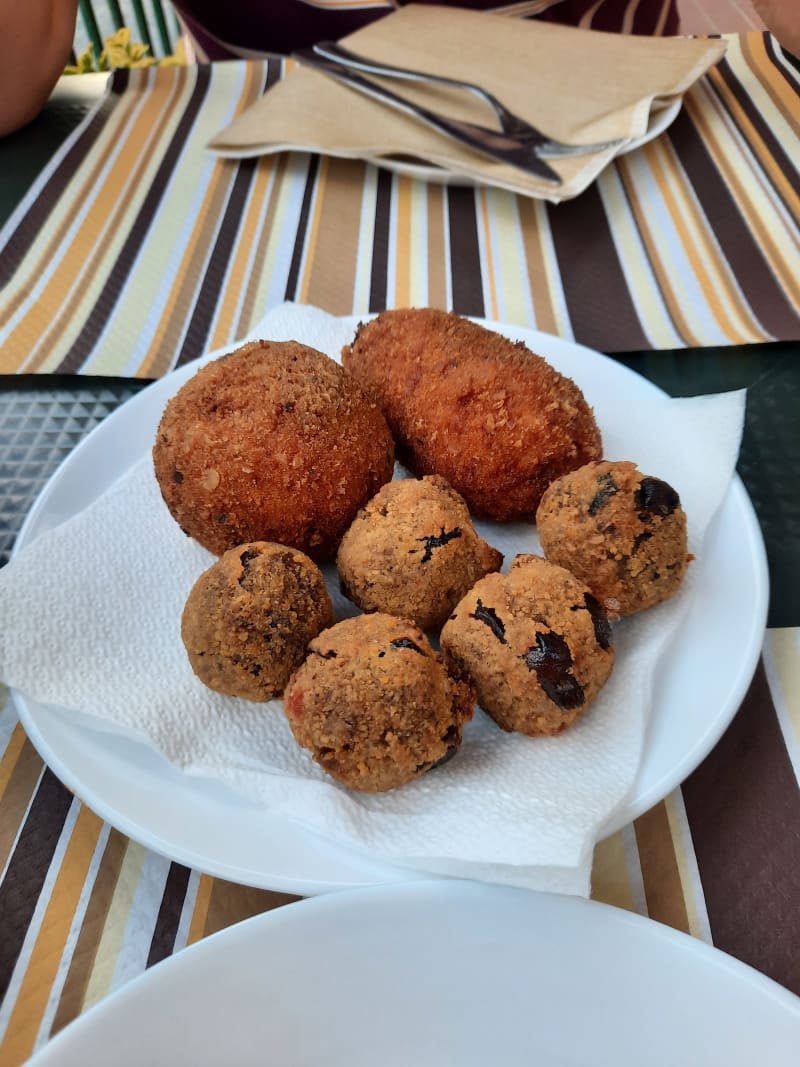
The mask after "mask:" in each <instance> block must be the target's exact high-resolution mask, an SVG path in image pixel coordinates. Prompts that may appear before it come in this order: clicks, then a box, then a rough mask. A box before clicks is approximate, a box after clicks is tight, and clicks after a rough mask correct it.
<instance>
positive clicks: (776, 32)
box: [753, 0, 800, 58]
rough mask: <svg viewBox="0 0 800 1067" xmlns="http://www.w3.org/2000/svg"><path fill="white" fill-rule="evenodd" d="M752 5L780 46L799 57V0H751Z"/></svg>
mask: <svg viewBox="0 0 800 1067" xmlns="http://www.w3.org/2000/svg"><path fill="white" fill-rule="evenodd" d="M753 7H754V8H755V9H756V11H757V12H758V14H759V15H760V16H761V18H762V19H763V21H764V25H765V26H766V27H767V29H768V30H769V32H770V33H771V34H772V35H773V37H775V38H776V39H777V41H778V43H779V44H780V46H781V47H782V48H785V49H786V51H787V52H791V53H792V55H793V56H798V58H800V2H799V0H753Z"/></svg>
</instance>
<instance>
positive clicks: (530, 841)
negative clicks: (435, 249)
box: [0, 304, 745, 894]
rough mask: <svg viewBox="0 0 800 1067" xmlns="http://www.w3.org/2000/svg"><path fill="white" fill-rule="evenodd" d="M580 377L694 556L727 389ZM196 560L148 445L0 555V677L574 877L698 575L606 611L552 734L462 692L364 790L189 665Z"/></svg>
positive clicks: (272, 332)
mask: <svg viewBox="0 0 800 1067" xmlns="http://www.w3.org/2000/svg"><path fill="white" fill-rule="evenodd" d="M352 333H353V325H352V321H350V322H348V321H346V320H341V319H337V318H334V317H332V316H329V315H327V314H325V313H324V312H322V311H319V310H318V309H315V308H309V307H301V306H299V305H292V304H288V305H283V306H281V307H280V308H277V309H275V310H274V311H273V312H271V313H270V314H268V315H267V316H266V318H265V319H264V320H263V321H262V322H261V323H260V324H259V326H258V328H257V329H256V330H255V331H254V332H253V337H254V338H259V337H261V338H270V339H275V340H285V339H290V338H294V339H297V340H299V341H304V342H306V343H310V344H312V345H314V346H315V347H317V348H320V349H322V350H323V351H326V352H327V353H328V354H329V355H331V356H333V357H335V358H338V356H339V352H340V349H341V346H342V345H343V344H344V343H346V342H347V341H349V340H350V339H351V338H352ZM510 335H511V336H513V331H512V332H511V334H510ZM586 358H587V360H588V361H595V360H598V359H600V358H601V357H598V356H595V355H594V354H593V353H590V352H587V355H586ZM184 374H185V371H184ZM173 377H174V380H175V383H176V386H177V383H178V382H179V381H181V380H183V379H182V378H181V374H180V372H177V374H176V375H174V376H173ZM575 377H576V379H577V380H578V384H581V381H580V377H581V376H580V374H576V375H575ZM594 377H595V376H594V375H588V376H587V378H589V379H591V378H594ZM586 395H587V399H588V400H589V402H590V403H591V404H593V406H594V409H595V413H596V416H597V419H598V422H599V424H600V427H601V430H602V433H603V438H604V446H605V456H606V457H607V458H609V459H631V460H634V461H635V462H637V463H638V465H639V467H640V469H641V470H643V471H644V472H645V473H647V474H651V475H656V476H658V477H661V478H664V479H666V480H667V481H668V482H670V483H671V484H672V485H673V486H674V487H675V488H676V489H678V491H679V493H680V496H681V500H682V502H683V505H684V507H685V510H686V512H687V515H688V524H689V537H690V550H691V551H692V552H694V553H695V554H696V555H697V556H698V557H699V560H700V561H702V555H703V538H704V534H705V531H706V529H707V527H708V524H709V523H710V521H711V520H712V518H713V516H714V514H715V512H716V511H717V509H718V507H719V505H720V502H721V501H722V499H723V498H724V496H725V494H726V491H727V489H728V486H729V484H730V481H731V477H732V473H733V470H734V465H735V463H736V458H737V454H738V448H739V441H740V435H741V429H742V420H743V412H744V399H745V398H744V393H743V392H741V391H739V392H733V393H725V394H721V395H715V396H707V397H697V398H692V399H680V400H672V399H668V398H665V397H664V398H662V397H661V396H659V395H658V394H655V395H653V397H652V398H649V397H648V396H639V395H638V394H637V399H636V404H635V405H632V404H631V403H630V401H629V399H628V397H627V396H626V395H624V394H620V392H619V390H617V389H614V388H611V389H603V388H597V387H593V388H591V389H587V390H586ZM159 414H160V411H159ZM479 529H480V531H481V533H482V535H483V536H484V537H486V538H487V539H488V540H489V541H490V542H491V543H492V544H494V545H496V546H497V547H498V548H500V550H501V551H503V552H504V553H505V564H504V567H505V568H507V567H508V566H509V565H510V563H511V560H512V559H513V557H514V555H515V554H516V553H517V552H532V551H533V552H535V551H537V550H538V540H537V538H536V532H535V529H534V527H533V526H532V525H528V524H515V525H511V526H497V525H494V524H489V523H481V524H479ZM212 561H213V557H212V556H210V555H209V554H208V553H207V552H206V551H205V550H204V549H202V548H200V547H199V546H198V545H197V544H195V543H194V542H192V541H190V540H189V539H188V538H187V537H186V536H185V535H184V534H183V533H182V532H181V530H180V529H179V528H178V526H177V525H176V524H175V522H174V521H173V520H172V518H171V517H170V515H169V514H168V512H167V509H166V507H165V506H164V504H163V501H162V499H161V496H160V493H159V490H158V487H157V485H156V482H155V479H154V476H153V471H152V464H151V459H150V456H149V454H148V455H145V456H144V457H143V458H142V459H141V460H140V461H139V462H138V463H137V464H136V465H135V466H134V467H133V468H132V469H130V470H129V471H128V472H127V473H126V474H125V475H124V476H123V477H121V478H120V479H119V481H118V482H116V483H115V484H114V485H113V486H112V487H111V488H110V489H109V490H108V491H107V492H106V493H105V494H104V495H103V496H101V497H100V498H98V499H97V500H95V502H94V503H92V504H91V505H90V506H89V507H87V508H86V510H85V511H83V512H81V513H80V514H78V515H76V516H75V517H73V518H71V519H69V520H68V521H66V522H64V523H63V524H62V525H60V526H58V527H56V528H55V529H51V530H48V531H47V532H46V533H44V534H42V535H41V536H40V537H39V538H38V539H37V540H36V541H34V542H33V543H32V544H30V545H29V546H28V547H26V548H24V549H23V550H22V551H21V552H19V553H18V554H17V555H16V557H15V558H14V559H13V560H12V561H11V562H10V563H9V564H8V565H7V566H6V567H5V568H4V569H3V570H0V678H2V680H3V681H4V682H6V683H7V684H8V685H10V686H13V687H15V688H16V689H18V690H20V691H21V692H22V693H23V694H25V695H26V696H27V697H28V698H31V699H33V700H35V701H38V702H40V703H41V704H44V705H55V706H58V707H59V708H61V709H66V710H63V711H62V710H53V711H52V712H51V713H52V714H60V715H68V716H71V717H72V718H73V719H74V721H75V722H76V724H78V723H80V724H83V728H85V726H86V724H87V723H88V724H90V725H93V726H96V727H97V728H99V729H104V730H118V731H122V732H123V733H125V734H126V735H129V736H132V737H135V738H138V739H140V740H142V741H144V742H145V743H148V744H150V745H152V746H154V747H155V748H156V749H158V750H159V751H160V752H162V753H163V754H164V755H165V756H166V757H167V759H169V760H170V761H171V762H172V763H174V764H176V765H177V766H179V767H182V768H183V769H184V770H185V772H186V773H187V774H191V775H198V776H209V777H212V778H216V779H220V780H222V781H224V782H226V783H228V785H229V786H231V787H232V788H233V789H235V790H237V791H238V792H239V793H240V794H241V795H242V796H243V797H247V798H249V800H251V801H256V802H257V803H258V804H262V805H263V806H264V808H265V809H268V810H269V811H270V812H274V813H281V814H283V815H285V816H287V817H289V818H291V819H294V820H299V821H300V822H302V823H303V824H305V825H306V826H308V827H311V828H313V829H314V830H315V831H317V832H318V833H320V834H322V835H324V836H326V837H328V838H329V839H331V840H333V841H335V842H338V843H344V844H346V845H349V846H351V847H353V848H355V849H356V850H358V851H361V852H364V853H365V854H367V855H369V856H370V857H371V858H372V859H376V860H385V861H389V862H393V863H398V864H401V865H408V866H412V867H414V868H419V869H423V870H425V871H430V872H434V873H439V874H449V875H457V876H462V877H473V878H477V879H483V880H488V881H496V882H506V883H511V884H515V885H521V886H529V887H533V888H539V889H548V890H553V891H561V892H571V893H583V894H586V893H588V890H589V873H590V865H591V856H592V849H593V846H594V844H595V841H596V839H597V836H598V834H599V833H600V832H601V829H602V827H603V826H604V824H606V822H607V820H608V819H609V818H610V816H611V815H612V814H613V812H614V811H615V810H616V809H617V808H618V806H619V805H620V804H621V803H622V802H623V801H624V799H625V796H626V794H627V793H628V791H629V789H630V788H631V786H632V784H633V782H634V779H635V777H636V773H637V769H638V767H639V762H640V758H641V753H642V745H643V736H644V730H645V726H646V724H647V720H648V716H649V714H650V710H651V707H652V703H653V694H652V679H653V672H654V669H655V668H656V666H657V664H658V663H659V660H660V658H661V657H662V656H664V655H665V654H667V652H668V649H669V646H670V642H671V641H672V639H673V638H674V637H675V635H676V632H677V630H678V628H679V627H680V624H681V620H682V619H683V617H684V615H685V613H686V611H687V610H688V608H689V605H690V603H691V601H692V597H693V596H694V595H695V584H696V568H697V567H698V566H699V565H701V564H700V563H695V564H692V566H691V567H690V568H689V573H688V576H687V578H686V581H685V584H684V585H683V587H682V589H681V591H680V592H679V594H678V595H677V596H676V597H675V598H674V599H673V600H672V601H669V602H667V603H665V604H662V605H660V606H659V607H656V608H654V609H652V610H650V611H648V612H645V613H642V614H641V615H639V616H636V617H634V618H631V619H628V620H625V621H623V622H621V623H618V624H617V625H616V626H615V642H616V649H617V659H616V664H615V667H614V671H613V673H612V676H611V679H610V681H609V682H608V684H607V685H606V687H605V688H604V690H603V691H602V693H601V695H600V697H599V698H598V699H597V701H596V702H595V704H593V705H592V707H591V708H590V709H589V711H588V712H587V713H586V715H585V716H584V718H583V719H582V720H581V721H580V722H579V723H578V725H577V726H575V727H574V728H573V729H571V730H570V731H568V732H567V733H566V734H563V735H562V736H560V737H557V738H542V739H538V740H537V739H532V738H527V737H523V736H520V735H518V734H507V733H503V731H501V730H500V729H499V728H498V727H497V726H496V725H494V723H493V722H492V721H491V720H489V719H488V718H487V717H486V716H485V715H484V714H483V712H481V711H480V710H478V711H477V712H476V716H475V719H474V720H473V721H472V722H471V723H469V724H468V725H467V726H466V728H465V734H464V743H463V746H462V748H461V750H460V751H459V753H458V754H457V755H456V756H455V758H454V759H452V760H451V761H450V762H449V763H447V764H446V765H444V766H442V767H440V768H437V769H436V770H434V771H432V772H430V773H428V774H427V775H425V776H424V777H423V778H421V779H420V780H418V781H416V782H414V783H411V784H409V785H407V786H404V787H402V788H400V789H396V790H394V791H392V792H389V793H385V794H379V795H374V796H370V795H366V794H358V793H354V792H349V791H348V790H347V789H345V788H343V787H341V786H339V785H337V784H336V783H335V782H334V781H333V780H332V779H330V778H328V777H327V776H326V775H325V774H324V773H323V772H322V771H321V770H320V769H319V768H318V767H317V766H316V765H315V764H314V763H313V762H312V761H311V758H310V756H309V755H308V753H307V752H305V751H304V750H302V749H300V748H299V747H298V746H297V745H296V744H295V742H294V740H293V738H292V735H291V732H290V730H289V727H288V725H287V723H286V721H285V718H284V715H283V711H282V707H281V704H280V702H277V701H273V702H271V703H269V704H266V705H263V704H262V705H259V704H253V703H248V702H244V701H239V700H235V699H232V698H225V697H221V696H219V695H217V694H215V693H212V692H211V691H210V690H208V689H206V688H205V687H204V686H203V685H202V684H201V683H200V682H199V681H198V680H197V678H196V677H195V676H194V675H193V673H192V671H191V669H190V667H189V664H188V661H187V659H186V655H185V653H184V649H183V646H182V644H181V639H180V617H181V612H182V610H183V605H184V602H185V600H186V597H187V595H188V593H189V590H190V588H191V586H192V584H193V583H194V581H195V579H196V578H197V577H198V575H199V574H200V573H201V572H202V571H203V570H204V569H205V568H206V567H207V566H209V565H210V564H211V562H212ZM326 576H327V578H328V583H329V587H330V589H331V593H332V595H333V599H334V603H335V608H336V612H337V617H338V618H341V617H343V616H344V615H347V614H354V613H355V609H353V607H352V605H349V604H348V603H347V602H346V601H344V600H343V599H342V598H341V596H340V595H339V594H338V588H337V582H336V578H335V573H334V571H333V569H332V568H330V567H329V568H328V569H327V572H326ZM48 713H50V712H48ZM166 802H168V800H167V801H166Z"/></svg>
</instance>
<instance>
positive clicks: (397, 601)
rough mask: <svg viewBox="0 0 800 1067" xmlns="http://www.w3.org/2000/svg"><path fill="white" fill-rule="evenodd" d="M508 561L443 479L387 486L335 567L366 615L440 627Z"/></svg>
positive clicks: (345, 542)
mask: <svg viewBox="0 0 800 1067" xmlns="http://www.w3.org/2000/svg"><path fill="white" fill-rule="evenodd" d="M502 563H503V555H502V553H501V552H498V551H497V549H495V548H492V547H491V545H489V544H487V542H486V541H484V540H483V539H482V538H481V537H479V536H478V535H477V533H476V532H475V527H474V526H473V524H472V519H471V517H470V514H469V510H468V509H467V505H466V504H465V503H464V500H463V498H462V497H460V496H459V495H458V493H456V491H455V490H454V489H453V488H452V487H451V486H450V485H449V483H448V482H447V481H446V480H445V479H444V478H441V477H440V476H439V475H436V474H432V475H428V476H426V477H424V478H421V479H415V478H403V479H399V480H397V481H393V482H389V483H388V484H387V485H384V486H383V487H382V488H381V489H380V490H379V491H378V492H377V493H376V495H375V496H374V497H373V498H372V500H370V501H369V503H368V504H366V505H365V506H364V507H363V508H362V509H361V511H359V513H358V515H356V517H355V519H354V520H353V524H352V526H351V527H350V529H349V530H348V531H347V533H346V534H345V535H344V537H343V538H342V543H341V544H340V545H339V552H338V555H337V557H336V565H337V568H338V571H339V579H340V582H341V587H342V591H343V592H344V593H345V595H346V596H347V597H349V598H350V600H352V601H353V603H355V604H356V605H357V606H358V607H359V608H361V610H362V611H384V612H387V613H388V614H390V615H398V616H401V617H403V618H408V619H413V621H414V622H416V624H417V625H418V626H420V627H421V628H422V629H423V630H430V629H435V628H437V627H439V626H441V625H442V623H443V622H444V621H445V619H446V618H447V616H448V615H449V614H450V612H451V611H452V610H453V608H454V607H455V605H456V604H457V603H458V601H459V600H460V599H461V597H462V596H463V595H464V593H466V592H467V590H468V589H470V588H471V587H472V586H473V585H474V584H475V582H477V580H478V579H479V578H482V577H483V576H484V575H485V574H488V573H489V572H490V571H497V570H499V569H500V567H501V565H502Z"/></svg>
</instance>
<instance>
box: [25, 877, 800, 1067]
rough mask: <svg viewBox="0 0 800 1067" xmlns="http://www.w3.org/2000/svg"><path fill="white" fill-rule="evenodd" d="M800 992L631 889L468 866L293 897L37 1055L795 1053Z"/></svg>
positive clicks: (655, 1060)
mask: <svg viewBox="0 0 800 1067" xmlns="http://www.w3.org/2000/svg"><path fill="white" fill-rule="evenodd" d="M798 1048H800V1000H798V998H796V997H795V996H793V995H792V994H791V993H789V992H788V991H787V990H786V989H784V988H783V987H782V986H779V985H777V984H776V983H775V982H772V981H771V980H769V979H768V978H765V977H764V976H763V975H761V974H759V973H758V972H757V971H754V970H753V969H751V968H750V967H747V966H745V965H744V964H742V963H740V962H738V961H737V960H735V959H733V958H732V957H730V956H727V955H725V954H724V953H722V952H719V951H718V950H717V949H713V948H710V947H709V946H708V945H706V944H704V943H703V942H701V941H698V940H695V939H694V938H691V937H689V936H687V935H686V934H680V933H678V932H676V931H675V930H672V929H671V928H669V927H667V926H662V925H661V924H659V923H656V922H653V921H652V920H650V919H644V918H642V917H641V916H638V915H634V914H631V913H630V912H624V911H621V910H619V909H616V908H611V907H608V906H607V905H604V904H598V903H596V902H593V901H587V900H582V899H580V898H577V897H562V896H555V895H551V894H540V893H529V892H525V891H521V890H512V889H505V888H499V887H487V886H483V885H479V884H477V883H465V882H434V883H431V882H417V883H415V884H413V885H405V886H384V887H380V888H371V889H361V890H354V891H351V892H347V893H336V894H332V895H330V896H326V897H317V898H316V899H314V900H306V901H302V902H300V903H296V904H290V905H288V906H286V907H282V908H278V909H276V910H275V911H271V912H268V913H267V914H265V915H261V916H258V917H257V918H255V919H249V920H247V921H246V922H243V923H240V924H238V925H237V926H234V927H230V928H229V929H227V930H224V931H223V932H221V933H219V934H216V935H214V936H212V937H210V938H208V939H207V940H206V941H202V942H200V943H199V944H197V945H194V946H192V947H190V948H188V949H185V950H184V951H183V952H180V953H178V954H177V955H176V956H173V957H172V958H171V959H169V960H167V961H165V962H163V963H160V964H158V965H157V966H156V967H154V968H153V969H152V970H151V971H148V972H147V973H146V974H145V975H144V976H142V977H141V978H138V979H136V980H135V981H133V982H131V983H130V984H129V985H127V986H124V987H123V988H122V989H121V990H120V992H118V993H116V994H114V995H112V996H111V997H109V998H108V1000H106V1001H103V1002H101V1003H100V1004H99V1005H98V1006H97V1007H96V1008H93V1009H92V1010H90V1011H89V1012H87V1014H86V1015H84V1016H82V1017H81V1018H79V1019H78V1020H77V1021H76V1022H75V1023H73V1024H72V1025H71V1026H69V1027H67V1029H66V1030H64V1031H63V1032H62V1033H61V1034H59V1035H58V1036H57V1037H56V1038H55V1039H54V1040H53V1041H52V1042H51V1043H50V1044H49V1045H46V1046H45V1047H44V1048H43V1050H42V1051H41V1052H40V1053H39V1054H38V1055H36V1056H34V1058H33V1059H32V1060H31V1061H30V1062H31V1067H47V1065H50V1064H52V1065H54V1067H55V1065H56V1064H57V1065H58V1067H85V1065H86V1064H98V1063H105V1062H107V1061H108V1056H109V1051H110V1050H111V1049H113V1056H112V1059H113V1062H114V1064H116V1065H118V1067H139V1065H140V1064H149V1065H150V1067H157V1065H162V1064H163V1065H165V1067H166V1065H170V1067H171V1065H172V1064H176V1063H190V1064H193V1065H198V1067H201V1065H208V1064H237V1065H238V1067H248V1065H251V1064H252V1065H255V1064H264V1063H270V1064H280V1065H281V1067H289V1065H291V1067H310V1065H312V1064H313V1065H322V1064H324V1065H325V1067H340V1065H341V1067H344V1065H347V1067H361V1065H363V1067H367V1065H369V1067H373V1065H375V1064H380V1067H409V1065H411V1064H413V1065H414V1067H434V1065H436V1067H456V1065H457V1067H488V1065H501V1067H518V1065H519V1067H523V1065H524V1067H531V1065H532V1064H543V1065H544V1064H546V1065H547V1067H578V1065H584V1067H589V1065H591V1067H595V1065H598V1064H603V1065H605V1064H614V1067H642V1065H643V1064H647V1067H678V1065H679V1067H700V1065H702V1067H710V1065H712V1064H724V1065H725V1067H753V1065H754V1064H769V1067H789V1065H792V1067H794V1065H796V1063H797V1051H798Z"/></svg>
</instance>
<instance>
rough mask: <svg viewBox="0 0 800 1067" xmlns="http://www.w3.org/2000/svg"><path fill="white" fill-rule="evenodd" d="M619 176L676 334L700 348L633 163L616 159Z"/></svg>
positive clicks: (689, 343)
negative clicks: (658, 238) (634, 175)
mask: <svg viewBox="0 0 800 1067" xmlns="http://www.w3.org/2000/svg"><path fill="white" fill-rule="evenodd" d="M615 163H616V166H617V169H618V172H619V176H620V178H621V179H622V184H623V186H624V188H625V194H626V196H627V197H628V203H629V204H630V206H631V211H632V212H633V215H634V218H635V219H636V225H637V227H638V230H639V235H640V236H641V239H642V244H643V245H644V247H645V250H646V252H647V258H648V259H649V261H650V266H651V268H652V270H653V274H654V275H655V278H656V281H657V282H658V287H659V289H660V290H661V296H662V298H663V300H664V305H665V307H666V309H667V311H668V312H669V315H670V318H671V319H672V323H673V325H674V327H675V329H676V331H677V333H678V334H679V335H680V336H681V337H682V338H683V340H684V342H685V343H686V344H687V345H689V346H690V347H699V346H700V339H699V338H698V336H697V334H695V333H694V331H693V330H691V329H690V328H689V323H688V322H687V320H686V316H685V315H684V313H683V309H682V307H681V302H680V300H679V299H678V297H677V295H676V293H675V290H674V289H673V286H672V280H671V278H670V272H669V271H668V270H667V268H666V266H665V265H664V261H663V259H662V256H661V251H660V249H659V243H658V240H657V237H656V235H655V234H654V233H653V231H652V229H651V227H650V224H649V222H648V215H647V211H646V209H645V206H644V205H643V203H642V201H641V200H640V198H639V195H638V193H637V191H636V183H635V182H634V180H633V175H632V174H631V170H630V164H629V163H628V161H627V160H626V158H625V157H624V156H620V157H619V158H618V159H616V160H615Z"/></svg>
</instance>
